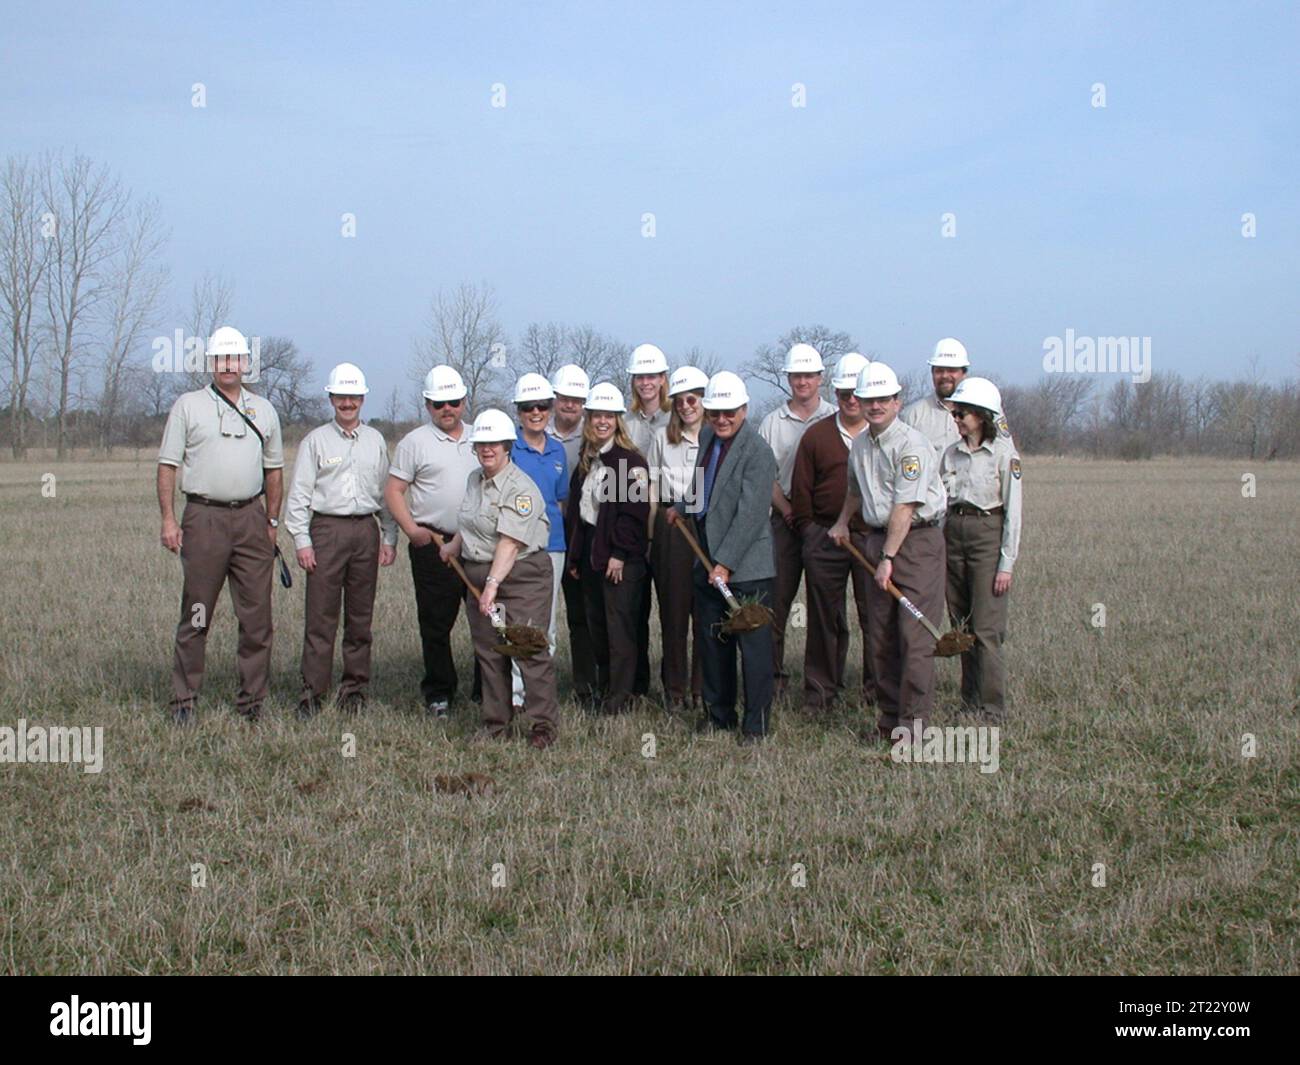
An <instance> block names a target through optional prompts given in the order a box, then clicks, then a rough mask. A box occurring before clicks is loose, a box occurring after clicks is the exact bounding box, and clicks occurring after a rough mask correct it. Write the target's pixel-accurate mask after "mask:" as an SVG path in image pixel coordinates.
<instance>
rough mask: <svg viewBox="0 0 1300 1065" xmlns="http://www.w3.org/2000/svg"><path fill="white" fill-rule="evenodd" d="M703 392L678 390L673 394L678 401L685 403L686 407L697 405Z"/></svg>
mask: <svg viewBox="0 0 1300 1065" xmlns="http://www.w3.org/2000/svg"><path fill="white" fill-rule="evenodd" d="M703 396H704V393H703V392H679V393H677V395H675V396H673V399H675V400H676V401H677V402H678V403H685V404H686V405H687V406H688V407H695V406H698V405H699V403H700V400H701V399H702V398H703Z"/></svg>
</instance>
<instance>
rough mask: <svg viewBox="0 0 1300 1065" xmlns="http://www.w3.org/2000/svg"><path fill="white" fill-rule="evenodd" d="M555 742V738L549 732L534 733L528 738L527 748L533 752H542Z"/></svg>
mask: <svg viewBox="0 0 1300 1065" xmlns="http://www.w3.org/2000/svg"><path fill="white" fill-rule="evenodd" d="M554 742H555V736H554V735H552V734H551V733H549V732H542V731H538V732H534V733H532V735H530V736H529V737H528V746H529V747H532V748H533V749H534V750H538V751H544V750H546V748H547V747H549V746H550V745H551V744H552V743H554Z"/></svg>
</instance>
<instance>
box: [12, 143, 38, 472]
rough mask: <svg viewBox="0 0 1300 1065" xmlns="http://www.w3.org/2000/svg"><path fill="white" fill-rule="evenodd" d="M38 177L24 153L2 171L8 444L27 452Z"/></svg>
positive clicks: (18, 455) (33, 346) (33, 356)
mask: <svg viewBox="0 0 1300 1065" xmlns="http://www.w3.org/2000/svg"><path fill="white" fill-rule="evenodd" d="M40 226H41V219H40V181H39V177H38V174H37V173H36V171H35V170H34V169H33V167H32V166H31V164H29V163H28V162H27V161H26V160H25V159H14V158H10V159H7V160H6V161H5V169H4V172H3V174H0V321H2V322H3V325H4V331H5V338H6V340H7V342H8V343H7V345H6V346H7V347H8V349H9V350H8V352H7V354H8V358H7V359H6V363H7V369H8V371H9V415H10V420H11V429H10V433H11V436H10V446H11V448H12V450H13V455H14V458H16V459H20V458H23V457H24V456H25V455H26V454H27V417H28V411H27V393H28V389H29V388H30V386H31V380H32V367H33V365H34V363H35V359H36V354H37V347H38V344H39V339H38V337H37V335H36V329H35V327H34V325H33V315H34V312H35V310H36V305H37V302H38V298H39V296H40V293H41V283H42V281H43V280H44V276H45V270H46V265H47V263H48V257H47V256H48V251H49V248H48V245H47V242H46V241H45V240H44V239H43V238H42V236H41V234H40V231H39V230H40Z"/></svg>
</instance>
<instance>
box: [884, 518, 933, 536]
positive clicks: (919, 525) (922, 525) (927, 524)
mask: <svg viewBox="0 0 1300 1065" xmlns="http://www.w3.org/2000/svg"><path fill="white" fill-rule="evenodd" d="M938 524H939V519H938V518H935V519H934V520H933V521H914V522H912V528H913V529H933V528H934V527H935V526H936V525H938ZM867 532H868V533H887V532H889V530H888V529H887V528H885V526H883V525H868V526H867Z"/></svg>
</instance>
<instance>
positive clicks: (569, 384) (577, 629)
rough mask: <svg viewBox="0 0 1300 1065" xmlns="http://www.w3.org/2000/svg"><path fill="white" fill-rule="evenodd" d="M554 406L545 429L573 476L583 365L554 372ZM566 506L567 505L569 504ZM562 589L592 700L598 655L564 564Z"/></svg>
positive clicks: (584, 389) (579, 687)
mask: <svg viewBox="0 0 1300 1065" xmlns="http://www.w3.org/2000/svg"><path fill="white" fill-rule="evenodd" d="M551 388H552V390H553V391H554V392H555V406H554V408H553V409H552V411H551V422H550V424H549V425H548V426H547V427H546V433H547V435H548V436H550V437H551V438H552V439H554V440H558V441H559V442H560V443H561V444H562V445H563V446H564V458H565V476H566V477H569V478H572V477H573V471H574V470H576V469H577V468H578V456H579V452H580V451H581V450H582V428H583V404H585V403H586V402H587V395H588V393H590V391H591V379H590V378H589V377H588V376H587V371H586V370H584V369H583V368H582V367H581V366H576V365H574V364H573V363H569V364H568V365H567V366H561V367H560V368H559V369H558V370H556V371H555V373H554V374H552V375H551ZM561 509H562V510H563V509H567V500H566V505H565V507H564V508H561ZM560 590H561V591H562V592H563V593H564V619H565V625H566V627H567V628H568V630H569V660H570V662H571V664H572V668H573V692H574V695H575V696H576V697H577V698H578V699H579V700H589V699H591V698H592V697H593V696H594V695H595V692H596V674H595V673H594V672H593V670H594V669H595V666H594V662H595V659H594V658H593V657H592V651H591V634H590V633H589V632H588V631H587V606H586V602H585V600H584V598H583V592H582V582H581V581H580V580H578V579H577V578H576V577H571V576H569V570H568V567H567V566H566V567H565V570H564V576H563V579H562V580H561V581H560Z"/></svg>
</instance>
